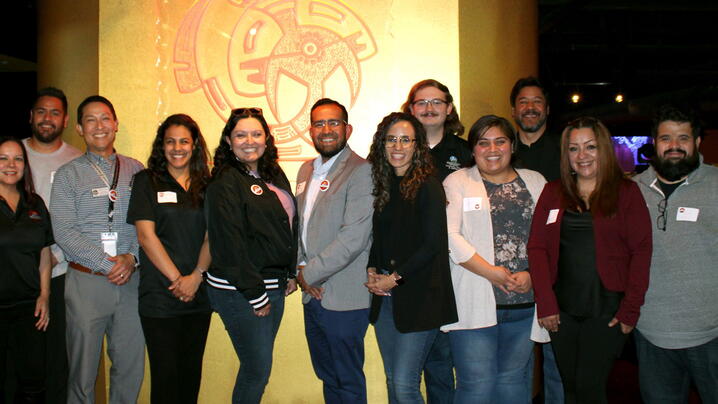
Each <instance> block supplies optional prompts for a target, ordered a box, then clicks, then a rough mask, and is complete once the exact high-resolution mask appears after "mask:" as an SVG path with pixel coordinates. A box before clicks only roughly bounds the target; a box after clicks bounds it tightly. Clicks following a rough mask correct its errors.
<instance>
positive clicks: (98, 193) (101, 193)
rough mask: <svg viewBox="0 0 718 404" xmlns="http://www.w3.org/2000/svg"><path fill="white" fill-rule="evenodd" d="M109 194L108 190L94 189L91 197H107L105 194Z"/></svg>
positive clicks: (105, 188)
mask: <svg viewBox="0 0 718 404" xmlns="http://www.w3.org/2000/svg"><path fill="white" fill-rule="evenodd" d="M109 193H110V188H107V187H103V188H94V189H93V190H92V197H93V198H97V197H100V196H107V194H109Z"/></svg>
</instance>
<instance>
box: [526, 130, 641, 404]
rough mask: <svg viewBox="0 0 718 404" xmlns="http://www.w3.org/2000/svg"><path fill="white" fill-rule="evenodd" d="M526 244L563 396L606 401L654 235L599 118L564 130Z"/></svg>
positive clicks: (633, 318)
mask: <svg viewBox="0 0 718 404" xmlns="http://www.w3.org/2000/svg"><path fill="white" fill-rule="evenodd" d="M528 249H529V262H530V264H531V278H532V280H533V283H534V290H535V292H536V304H537V310H538V321H539V323H540V324H541V326H543V327H544V328H545V329H547V330H548V331H549V332H550V334H551V345H552V346H553V350H554V353H555V354H556V363H557V365H558V369H559V372H560V373H561V378H562V380H563V386H564V393H565V398H566V402H567V403H587V402H591V403H605V402H607V398H606V380H607V379H608V375H609V373H610V371H611V367H612V365H613V362H614V360H615V359H616V357H617V356H618V355H619V354H620V352H621V348H622V347H623V343H624V342H625V340H626V336H627V334H628V333H630V332H631V330H633V327H635V325H636V322H637V321H638V316H639V314H640V309H641V305H642V304H643V299H644V295H645V293H646V290H647V288H648V268H649V266H650V261H651V251H652V234H651V220H650V217H649V214H648V208H647V207H646V202H645V201H644V199H643V196H642V195H641V191H640V190H639V188H638V185H637V184H636V183H635V182H633V181H630V180H628V179H626V178H624V176H623V173H622V172H621V169H620V167H619V166H618V163H617V161H616V156H615V154H614V149H613V143H612V141H611V134H610V133H609V132H608V129H606V127H605V126H604V125H603V124H602V123H601V122H600V121H599V120H597V119H595V118H589V117H583V118H579V119H576V120H575V121H573V122H571V123H569V124H568V126H567V127H566V129H564V131H563V134H562V135H561V178H560V179H559V180H556V181H552V182H551V183H549V184H548V185H546V188H545V189H544V191H543V193H542V194H541V198H540V199H539V201H538V204H537V206H536V214H535V215H534V220H533V223H532V225H531V237H530V239H529V246H528Z"/></svg>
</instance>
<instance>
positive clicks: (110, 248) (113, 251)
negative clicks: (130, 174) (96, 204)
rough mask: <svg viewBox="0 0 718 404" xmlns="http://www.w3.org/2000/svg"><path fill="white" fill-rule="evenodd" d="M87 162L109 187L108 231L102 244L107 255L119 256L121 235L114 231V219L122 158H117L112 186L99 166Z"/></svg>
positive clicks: (102, 234)
mask: <svg viewBox="0 0 718 404" xmlns="http://www.w3.org/2000/svg"><path fill="white" fill-rule="evenodd" d="M87 160H88V161H89V162H90V164H91V165H92V168H94V169H95V172H97V176H98V177H100V179H101V180H102V182H104V183H105V185H107V189H108V191H107V199H108V201H109V202H108V206H107V231H106V232H102V233H100V242H101V243H102V249H103V250H104V252H105V254H107V255H109V256H112V257H114V256H116V255H117V240H118V239H119V235H118V233H117V232H116V231H112V219H113V216H114V214H115V202H117V200H118V199H119V194H118V192H117V181H118V180H119V177H120V157H119V156H116V157H115V169H114V174H113V176H112V184H110V183H109V181H107V177H106V176H105V173H103V172H102V170H101V169H100V167H98V166H97V164H95V163H94V162H92V160H90V158H89V157H88V158H87Z"/></svg>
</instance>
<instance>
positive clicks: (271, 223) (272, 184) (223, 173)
mask: <svg viewBox="0 0 718 404" xmlns="http://www.w3.org/2000/svg"><path fill="white" fill-rule="evenodd" d="M212 177H213V178H212V181H211V182H210V184H209V186H208V187H207V195H206V197H205V198H206V200H205V216H206V219H207V230H208V233H209V245H210V252H211V256H212V265H211V267H210V269H209V271H208V273H207V283H208V285H209V286H210V287H209V288H207V289H208V294H209V298H210V302H211V304H212V308H213V309H214V310H215V311H217V312H218V313H219V315H220V317H221V318H222V321H223V322H224V325H225V328H226V329H227V332H228V333H229V336H230V338H231V339H232V344H233V345H234V349H235V351H236V352H237V356H238V357H239V359H240V368H239V372H238V374H237V380H236V382H235V386H234V392H233V393H232V402H233V403H242V404H245V403H257V404H259V402H260V401H261V399H262V394H263V393H264V387H265V386H266V384H267V382H268V381H269V375H270V372H271V369H272V350H273V347H274V338H275V337H276V335H277V330H278V329H279V323H280V322H281V320H282V314H283V312H284V298H285V296H287V295H289V294H290V293H292V292H294V291H295V290H296V289H297V286H296V281H295V280H294V272H295V271H294V270H295V268H296V257H297V237H296V229H297V215H296V203H295V200H294V196H293V195H292V192H291V189H290V186H289V181H288V180H287V177H286V175H285V174H284V172H283V171H282V169H281V168H280V167H279V164H278V163H277V148H276V146H275V145H274V138H273V137H272V135H271V133H270V132H269V126H268V125H267V121H266V120H265V119H264V117H263V116H262V110H261V109H259V108H239V109H235V110H233V111H232V114H231V115H230V117H229V119H228V120H227V124H226V125H225V127H224V130H223V131H222V137H221V139H220V144H219V147H217V150H216V152H215V156H214V169H213V172H212Z"/></svg>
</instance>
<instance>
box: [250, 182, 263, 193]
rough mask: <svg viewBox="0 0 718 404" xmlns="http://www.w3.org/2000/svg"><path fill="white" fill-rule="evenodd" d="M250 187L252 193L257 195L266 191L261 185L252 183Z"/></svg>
mask: <svg viewBox="0 0 718 404" xmlns="http://www.w3.org/2000/svg"><path fill="white" fill-rule="evenodd" d="M249 189H250V190H251V191H252V193H253V194H255V195H262V194H263V193H264V190H263V189H262V187H260V186H259V185H257V184H254V185H252V186H251V187H250V188H249Z"/></svg>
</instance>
